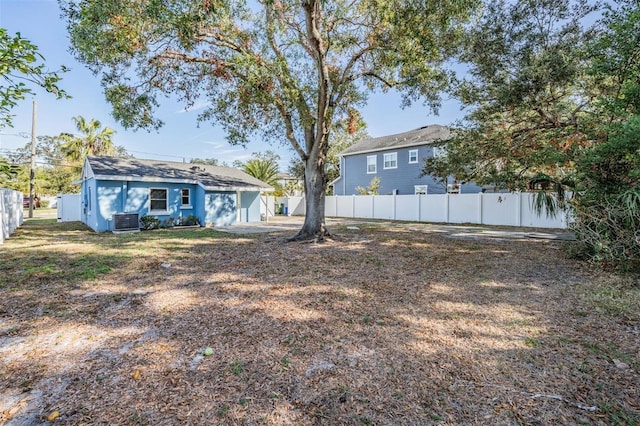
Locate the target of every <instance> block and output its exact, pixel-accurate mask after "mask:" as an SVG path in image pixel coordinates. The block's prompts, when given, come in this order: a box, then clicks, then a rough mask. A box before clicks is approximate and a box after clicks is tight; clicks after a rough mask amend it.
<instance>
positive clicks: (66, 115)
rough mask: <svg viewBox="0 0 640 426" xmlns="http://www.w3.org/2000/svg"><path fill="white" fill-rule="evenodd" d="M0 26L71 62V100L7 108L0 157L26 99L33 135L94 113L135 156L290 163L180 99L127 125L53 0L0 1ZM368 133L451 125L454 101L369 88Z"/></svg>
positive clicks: (23, 115)
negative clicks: (154, 123) (264, 155)
mask: <svg viewBox="0 0 640 426" xmlns="http://www.w3.org/2000/svg"><path fill="white" fill-rule="evenodd" d="M0 27H3V28H6V29H7V31H8V33H9V35H10V36H13V35H15V33H17V32H19V33H20V34H21V36H22V37H23V38H26V39H28V40H30V41H31V42H32V43H33V44H35V45H36V46H38V49H39V52H40V53H41V54H42V55H43V56H44V58H45V60H46V64H47V67H48V68H49V70H51V71H55V70H59V69H60V66H61V65H65V66H66V67H68V68H70V69H71V70H70V71H69V72H66V73H63V74H62V81H61V82H60V83H59V87H60V88H62V89H64V90H65V91H66V92H67V93H68V94H69V95H71V97H72V99H60V100H57V99H56V98H55V96H54V95H52V94H49V93H46V92H45V91H44V90H41V89H37V90H34V91H35V96H29V97H27V99H25V100H23V101H21V102H20V103H19V105H18V106H17V107H16V108H14V109H13V110H12V113H13V114H14V119H13V128H6V127H5V128H3V129H0V155H2V154H5V155H6V153H7V152H8V151H11V150H15V149H16V148H19V147H22V146H24V145H25V144H27V143H28V142H29V141H30V134H31V123H32V105H33V101H34V100H35V101H36V103H37V120H36V132H35V133H36V135H38V136H44V135H48V136H55V135H59V134H60V133H63V132H64V133H77V131H76V128H75V125H74V123H73V121H72V117H76V116H79V115H81V116H83V117H84V118H86V119H87V120H89V119H92V118H93V119H97V120H99V121H100V122H101V123H102V125H103V126H106V127H111V128H112V129H115V130H116V134H115V136H114V138H113V141H114V143H115V144H116V145H120V146H123V147H124V148H125V149H126V150H127V151H128V152H129V153H130V154H132V155H133V156H134V157H137V158H144V159H156V160H165V161H189V160H190V159H192V158H216V159H218V160H219V161H220V162H225V163H227V164H229V165H231V164H232V163H233V162H234V161H235V160H239V161H246V160H248V159H250V158H251V157H252V153H254V152H265V151H267V150H272V151H274V152H276V153H277V154H278V155H280V157H281V161H280V170H281V171H282V172H286V171H287V168H288V165H289V161H290V159H291V158H293V157H295V156H296V155H297V154H296V153H295V152H293V150H292V149H291V148H290V145H289V144H288V142H286V141H285V140H284V136H283V138H282V140H273V141H265V140H260V139H255V140H253V141H251V142H250V143H248V144H247V146H246V147H245V148H243V147H239V146H232V145H230V144H229V143H227V142H226V140H225V133H224V131H223V129H222V127H221V126H220V125H216V123H212V122H200V123H199V122H198V121H197V115H198V112H199V111H198V110H190V111H185V108H184V104H180V103H178V102H177V101H173V100H171V99H167V100H165V101H164V102H163V103H162V104H161V107H160V109H159V110H158V111H157V117H158V118H160V119H161V120H163V121H164V122H165V125H164V126H163V127H162V128H160V129H159V130H158V131H152V132H147V131H145V130H138V131H133V130H127V129H124V128H123V127H122V126H120V125H119V124H118V123H117V122H116V121H115V119H114V118H113V117H112V116H111V107H110V105H109V104H108V103H107V102H106V100H105V99H104V95H103V92H102V87H101V86H100V77H99V76H94V75H93V74H92V73H91V72H90V71H89V70H88V69H87V68H85V66H84V65H82V64H81V63H79V62H77V61H76V60H75V59H74V57H73V55H72V54H71V53H69V39H68V34H67V32H66V26H65V22H64V20H63V19H62V18H61V17H60V10H59V8H58V4H57V2H56V1H55V0H0ZM361 113H362V116H363V118H364V120H365V122H366V123H367V131H368V133H369V135H371V136H372V137H378V136H385V135H390V134H394V133H401V132H405V131H408V130H412V129H416V128H418V127H422V126H425V125H428V124H444V125H447V124H451V123H452V122H454V121H456V120H457V119H458V118H460V117H461V115H462V113H461V111H460V108H459V105H458V104H457V103H456V102H455V101H445V102H443V106H442V108H441V109H440V115H439V116H435V115H433V114H432V113H431V112H430V110H429V109H428V108H427V107H424V106H422V105H414V106H412V107H410V108H405V109H402V108H401V97H400V95H399V94H397V93H395V92H388V93H374V94H372V95H370V97H369V101H368V103H367V105H366V106H365V107H364V108H363V109H362V110H361Z"/></svg>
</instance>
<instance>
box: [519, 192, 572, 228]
mask: <svg viewBox="0 0 640 426" xmlns="http://www.w3.org/2000/svg"><path fill="white" fill-rule="evenodd" d="M520 196H521V197H522V199H521V204H522V209H521V213H520V223H521V226H529V227H534V228H567V215H566V213H565V212H559V213H558V214H557V215H555V216H549V215H547V214H546V212H545V213H542V214H540V215H538V213H536V211H535V209H534V207H533V199H534V194H530V193H523V194H520Z"/></svg>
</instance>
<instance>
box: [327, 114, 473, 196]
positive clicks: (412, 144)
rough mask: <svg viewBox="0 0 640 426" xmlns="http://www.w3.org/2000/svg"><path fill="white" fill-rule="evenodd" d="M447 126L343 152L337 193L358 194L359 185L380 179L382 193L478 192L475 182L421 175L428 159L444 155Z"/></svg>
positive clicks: (365, 143) (381, 139)
mask: <svg viewBox="0 0 640 426" xmlns="http://www.w3.org/2000/svg"><path fill="white" fill-rule="evenodd" d="M450 137H451V133H450V129H449V127H447V126H441V125H438V124H433V125H429V126H425V127H421V128H419V129H415V130H411V131H408V132H404V133H399V134H395V135H389V136H382V137H378V138H372V139H364V140H362V141H360V142H357V143H355V144H354V145H351V146H350V147H349V148H347V149H345V150H344V151H342V152H341V153H340V176H339V177H338V178H337V179H336V180H334V181H333V182H331V183H330V184H331V185H333V191H334V192H333V193H334V194H335V195H357V194H358V191H357V189H356V188H357V187H361V188H367V187H368V186H369V183H370V182H371V180H372V179H373V178H375V177H377V178H378V179H379V180H380V186H379V188H378V193H379V194H381V195H383V194H402V195H407V194H445V193H460V192H462V193H477V192H480V191H481V190H482V188H480V187H479V186H478V185H475V184H474V183H463V184H460V183H459V182H456V181H455V180H454V179H453V177H450V178H449V180H448V182H446V183H444V182H439V181H437V180H436V178H434V177H433V176H420V175H421V172H422V167H423V166H424V160H425V159H426V158H432V157H435V156H437V155H440V152H441V148H440V147H441V146H442V144H443V143H445V141H447V140H448V139H450Z"/></svg>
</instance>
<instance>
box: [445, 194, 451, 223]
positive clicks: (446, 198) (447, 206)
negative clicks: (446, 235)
mask: <svg viewBox="0 0 640 426" xmlns="http://www.w3.org/2000/svg"><path fill="white" fill-rule="evenodd" d="M449 197H450V194H449V193H448V192H447V194H446V197H445V203H444V217H445V218H446V220H445V222H446V223H449V222H450V221H449Z"/></svg>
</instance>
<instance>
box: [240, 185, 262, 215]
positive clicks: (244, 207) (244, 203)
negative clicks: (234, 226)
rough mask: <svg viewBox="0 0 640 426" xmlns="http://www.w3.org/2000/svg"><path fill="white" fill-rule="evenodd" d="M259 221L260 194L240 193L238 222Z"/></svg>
mask: <svg viewBox="0 0 640 426" xmlns="http://www.w3.org/2000/svg"><path fill="white" fill-rule="evenodd" d="M258 221H260V193H259V192H242V193H241V194H240V222H258Z"/></svg>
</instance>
